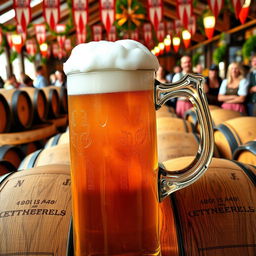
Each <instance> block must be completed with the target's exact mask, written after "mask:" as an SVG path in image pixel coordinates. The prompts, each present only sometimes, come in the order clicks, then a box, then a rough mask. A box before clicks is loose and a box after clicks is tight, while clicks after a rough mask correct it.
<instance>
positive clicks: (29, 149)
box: [20, 140, 44, 156]
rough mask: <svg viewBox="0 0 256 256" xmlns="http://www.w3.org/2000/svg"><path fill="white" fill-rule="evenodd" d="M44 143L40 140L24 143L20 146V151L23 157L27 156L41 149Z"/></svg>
mask: <svg viewBox="0 0 256 256" xmlns="http://www.w3.org/2000/svg"><path fill="white" fill-rule="evenodd" d="M43 145H44V143H43V142H42V141H40V140H37V141H31V142H30V143H25V144H22V145H20V148H21V150H22V151H23V153H24V155H25V156H27V155H29V154H30V153H33V152H35V151H36V150H38V149H40V148H43Z"/></svg>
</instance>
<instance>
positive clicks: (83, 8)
mask: <svg viewBox="0 0 256 256" xmlns="http://www.w3.org/2000/svg"><path fill="white" fill-rule="evenodd" d="M72 10H73V17H74V22H75V26H76V37H77V43H78V44H81V43H84V42H85V41H86V24H87V21H88V0H73V8H72Z"/></svg>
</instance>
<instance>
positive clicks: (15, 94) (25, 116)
mask: <svg viewBox="0 0 256 256" xmlns="http://www.w3.org/2000/svg"><path fill="white" fill-rule="evenodd" d="M0 94H2V95H3V96H4V97H5V99H6V100H7V102H8V104H9V106H10V109H11V117H12V129H13V130H21V129H27V128H30V127H31V125H32V121H33V111H32V102H31V100H30V98H29V96H28V94H27V93H26V92H25V91H21V90H16V89H10V90H6V89H0Z"/></svg>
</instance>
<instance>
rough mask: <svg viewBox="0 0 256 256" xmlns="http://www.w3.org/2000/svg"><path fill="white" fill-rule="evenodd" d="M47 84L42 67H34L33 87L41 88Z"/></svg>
mask: <svg viewBox="0 0 256 256" xmlns="http://www.w3.org/2000/svg"><path fill="white" fill-rule="evenodd" d="M47 85H48V83H47V80H46V78H45V77H44V69H43V66H38V67H37V68H36V79H35V81H34V87H35V88H38V89H40V88H43V87H46V86H47Z"/></svg>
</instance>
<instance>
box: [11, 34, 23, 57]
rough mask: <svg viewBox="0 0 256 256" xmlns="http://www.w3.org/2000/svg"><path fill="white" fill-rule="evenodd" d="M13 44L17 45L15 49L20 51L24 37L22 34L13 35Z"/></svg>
mask: <svg viewBox="0 0 256 256" xmlns="http://www.w3.org/2000/svg"><path fill="white" fill-rule="evenodd" d="M12 44H13V46H14V47H15V50H16V51H17V52H18V53H20V52H21V48H22V37H21V35H19V34H17V35H12Z"/></svg>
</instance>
